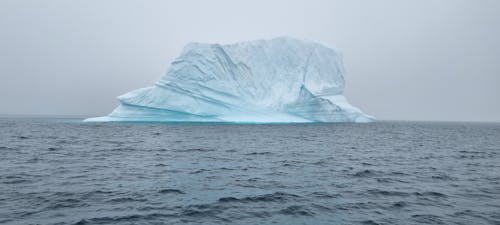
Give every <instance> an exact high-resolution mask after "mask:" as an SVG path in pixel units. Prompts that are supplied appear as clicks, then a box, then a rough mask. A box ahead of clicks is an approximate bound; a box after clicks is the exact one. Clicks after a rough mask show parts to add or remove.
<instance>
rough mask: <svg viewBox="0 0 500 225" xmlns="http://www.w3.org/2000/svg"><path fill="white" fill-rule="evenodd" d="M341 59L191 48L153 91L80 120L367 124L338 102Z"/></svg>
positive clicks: (237, 47) (314, 51)
mask: <svg viewBox="0 0 500 225" xmlns="http://www.w3.org/2000/svg"><path fill="white" fill-rule="evenodd" d="M344 74H345V72H344V67H343V64H342V56H341V54H340V53H339V52H338V51H336V50H334V49H331V48H328V47H325V46H323V45H321V44H318V43H315V42H312V41H307V40H300V39H295V38H290V37H278V38H274V39H269V40H257V41H248V42H240V43H234V44H227V45H221V44H208V43H190V44H188V45H186V46H185V47H184V49H183V51H182V53H181V54H180V56H179V57H177V58H176V59H175V60H173V61H172V63H171V66H170V68H169V70H168V71H167V73H166V74H165V75H164V76H162V77H161V78H160V80H159V81H157V82H156V83H155V85H154V86H153V87H147V88H142V89H138V90H135V91H132V92H129V93H127V94H124V95H121V96H119V97H118V99H119V101H120V105H119V106H118V107H117V108H116V109H115V110H114V111H113V112H112V113H111V114H109V115H108V116H106V117H97V118H89V119H87V120H85V121H167V122H168V121H172V122H179V121H189V122H240V123H273V122H277V123H279V122H370V121H374V118H373V117H371V116H368V115H366V114H364V113H363V112H361V111H360V110H359V109H357V108H355V107H353V106H351V105H350V104H349V103H348V102H347V100H346V99H345V97H344V96H343V95H342V93H343V90H344V87H345V81H344Z"/></svg>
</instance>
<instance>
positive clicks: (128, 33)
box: [0, 0, 500, 121]
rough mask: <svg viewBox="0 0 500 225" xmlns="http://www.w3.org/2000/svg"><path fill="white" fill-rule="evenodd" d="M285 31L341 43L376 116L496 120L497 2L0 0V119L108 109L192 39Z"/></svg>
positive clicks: (499, 71)
mask: <svg viewBox="0 0 500 225" xmlns="http://www.w3.org/2000/svg"><path fill="white" fill-rule="evenodd" d="M278 36H291V37H296V38H302V39H309V40H313V41H317V42H320V43H323V44H325V45H326V46H329V47H332V48H336V49H338V50H340V51H341V52H342V53H343V56H344V64H345V68H346V71H347V74H346V85H347V86H346V90H345V95H346V97H347V99H348V100H349V101H350V102H351V103H352V104H353V105H355V106H357V107H359V108H361V109H362V110H363V111H364V112H366V113H367V114H370V115H374V116H375V117H377V118H378V119H380V120H419V121H420V120H424V121H435V120H439V121H500V1H498V0H370V1H368V0H342V1H341V0H295V1H294V0H251V1H250V0H248V1H243V0H241V1H237V0H210V1H207V0H182V1H168V0H162V1H160V0H158V1H154V0H144V1H143V0H136V1H127V0H106V1H102V0H72V1H66V0H0V114H2V115H81V116H99V115H106V114H108V113H110V112H111V111H112V110H113V109H114V108H115V107H116V106H117V105H118V101H117V100H116V96H118V95H121V94H124V93H126V92H128V91H131V90H133V89H137V88H141V87H147V86H152V85H153V84H154V82H155V81H157V80H158V79H159V78H160V77H161V76H162V75H163V74H165V72H166V70H167V68H168V67H169V63H170V62H171V61H172V60H173V59H174V58H175V57H176V56H177V55H179V53H180V51H181V50H182V47H183V46H184V45H185V44H187V43H189V42H216V43H222V44H224V43H234V42H239V41H247V40H255V39H267V38H273V37H278Z"/></svg>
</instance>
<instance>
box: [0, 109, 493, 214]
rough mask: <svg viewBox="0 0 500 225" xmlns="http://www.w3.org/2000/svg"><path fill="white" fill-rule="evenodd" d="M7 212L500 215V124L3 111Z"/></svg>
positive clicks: (0, 178) (2, 177)
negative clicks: (150, 118)
mask: <svg viewBox="0 0 500 225" xmlns="http://www.w3.org/2000/svg"><path fill="white" fill-rule="evenodd" d="M0 223H2V224H181V223H182V224H500V124H481V123H422V122H419V123H416V122H415V123H413V122H378V123H372V124H308V125H307V124H295V125H228V124H82V123H68V122H61V121H51V120H27V121H22V120H16V119H3V120H0Z"/></svg>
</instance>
